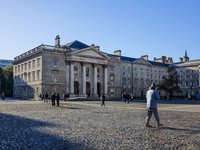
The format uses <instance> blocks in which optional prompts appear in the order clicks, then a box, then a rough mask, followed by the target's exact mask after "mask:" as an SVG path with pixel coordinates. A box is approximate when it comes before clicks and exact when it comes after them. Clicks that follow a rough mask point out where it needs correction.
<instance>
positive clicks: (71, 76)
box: [70, 62, 74, 97]
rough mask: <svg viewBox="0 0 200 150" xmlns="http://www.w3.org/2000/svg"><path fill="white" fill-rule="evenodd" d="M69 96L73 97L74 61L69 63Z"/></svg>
mask: <svg viewBox="0 0 200 150" xmlns="http://www.w3.org/2000/svg"><path fill="white" fill-rule="evenodd" d="M70 97H74V62H71V63H70Z"/></svg>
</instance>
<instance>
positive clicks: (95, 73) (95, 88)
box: [93, 64, 98, 97]
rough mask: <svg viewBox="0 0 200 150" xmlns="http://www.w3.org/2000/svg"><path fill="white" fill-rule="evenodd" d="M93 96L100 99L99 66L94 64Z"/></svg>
mask: <svg viewBox="0 0 200 150" xmlns="http://www.w3.org/2000/svg"><path fill="white" fill-rule="evenodd" d="M93 96H94V97H98V95H97V65H96V64H94V76H93Z"/></svg>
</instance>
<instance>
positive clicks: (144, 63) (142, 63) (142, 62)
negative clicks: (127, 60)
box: [133, 58, 152, 65]
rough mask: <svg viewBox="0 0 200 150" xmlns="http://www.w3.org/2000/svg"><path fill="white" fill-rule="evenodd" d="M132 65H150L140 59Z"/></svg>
mask: <svg viewBox="0 0 200 150" xmlns="http://www.w3.org/2000/svg"><path fill="white" fill-rule="evenodd" d="M133 63H134V64H140V65H152V64H151V63H149V62H148V61H147V60H145V59H143V58H140V59H138V60H136V61H134V62H133Z"/></svg>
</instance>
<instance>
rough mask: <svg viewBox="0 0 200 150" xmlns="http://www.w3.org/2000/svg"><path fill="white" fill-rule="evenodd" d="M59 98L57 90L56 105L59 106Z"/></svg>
mask: <svg viewBox="0 0 200 150" xmlns="http://www.w3.org/2000/svg"><path fill="white" fill-rule="evenodd" d="M59 100H60V95H59V92H57V95H56V101H57V106H59Z"/></svg>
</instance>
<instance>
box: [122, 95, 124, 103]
mask: <svg viewBox="0 0 200 150" xmlns="http://www.w3.org/2000/svg"><path fill="white" fill-rule="evenodd" d="M122 102H124V93H122Z"/></svg>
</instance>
